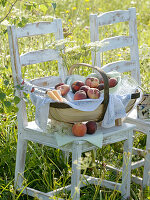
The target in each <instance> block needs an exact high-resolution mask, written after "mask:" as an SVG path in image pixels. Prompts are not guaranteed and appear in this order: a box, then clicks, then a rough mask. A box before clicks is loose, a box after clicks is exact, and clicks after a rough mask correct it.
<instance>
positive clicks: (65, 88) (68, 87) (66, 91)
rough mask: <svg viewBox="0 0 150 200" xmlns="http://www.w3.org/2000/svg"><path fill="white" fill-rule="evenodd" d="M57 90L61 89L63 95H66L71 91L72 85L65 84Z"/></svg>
mask: <svg viewBox="0 0 150 200" xmlns="http://www.w3.org/2000/svg"><path fill="white" fill-rule="evenodd" d="M57 90H60V93H61V95H62V96H65V95H66V94H67V93H68V92H69V90H70V86H69V85H67V84H63V85H60V86H57Z"/></svg>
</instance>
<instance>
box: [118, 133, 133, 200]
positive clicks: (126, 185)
mask: <svg viewBox="0 0 150 200" xmlns="http://www.w3.org/2000/svg"><path fill="white" fill-rule="evenodd" d="M132 145H133V132H132V131H130V132H129V134H128V139H127V140H126V141H125V142H124V149H123V167H122V185H121V195H122V199H128V198H130V183H131V157H132Z"/></svg>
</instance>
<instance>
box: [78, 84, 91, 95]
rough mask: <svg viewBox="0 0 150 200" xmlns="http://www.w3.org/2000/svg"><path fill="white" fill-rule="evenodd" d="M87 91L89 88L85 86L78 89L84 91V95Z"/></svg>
mask: <svg viewBox="0 0 150 200" xmlns="http://www.w3.org/2000/svg"><path fill="white" fill-rule="evenodd" d="M89 89H90V87H89V86H87V85H83V86H81V87H80V90H84V91H85V92H86V94H87V91H88V90H89Z"/></svg>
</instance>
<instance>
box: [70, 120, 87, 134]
mask: <svg viewBox="0 0 150 200" xmlns="http://www.w3.org/2000/svg"><path fill="white" fill-rule="evenodd" d="M86 131H87V127H86V125H85V124H83V123H82V122H78V123H76V124H74V125H73V126H72V133H73V135H75V136H77V137H83V136H84V135H85V134H86Z"/></svg>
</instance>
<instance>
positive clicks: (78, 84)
mask: <svg viewBox="0 0 150 200" xmlns="http://www.w3.org/2000/svg"><path fill="white" fill-rule="evenodd" d="M83 85H85V84H84V83H83V82H82V81H79V80H77V81H75V82H73V83H72V85H71V89H72V92H73V93H75V92H77V91H78V90H80V87H81V86H83Z"/></svg>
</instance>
